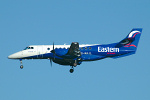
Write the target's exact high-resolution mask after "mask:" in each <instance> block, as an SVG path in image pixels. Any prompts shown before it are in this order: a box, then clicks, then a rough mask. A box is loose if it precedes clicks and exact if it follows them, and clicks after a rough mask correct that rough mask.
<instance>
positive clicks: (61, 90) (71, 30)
mask: <svg viewBox="0 0 150 100" xmlns="http://www.w3.org/2000/svg"><path fill="white" fill-rule="evenodd" d="M132 28H143V33H142V35H141V39H140V42H139V45H138V49H137V52H136V54H135V55H132V56H128V57H124V58H120V59H111V58H108V59H103V60H99V61H95V62H86V63H82V64H81V65H80V66H77V67H76V68H75V72H74V73H73V74H70V73H69V69H70V67H69V66H61V65H58V64H55V63H53V67H50V63H49V60H23V64H24V69H23V70H21V69H20V68H19V66H20V62H19V61H18V60H10V59H7V56H8V55H10V54H12V53H15V52H17V51H20V50H22V49H24V48H25V47H26V46H28V45H39V44H40V45H41V44H47V45H51V44H52V43H53V41H54V42H55V44H64V43H67V44H71V42H79V43H80V44H107V43H113V42H118V41H120V40H121V39H123V38H124V37H125V36H126V35H127V34H128V33H129V32H130V30H131V29H132ZM149 38H150V0H1V1H0V51H1V57H0V100H150V59H149V57H150V53H149V52H150V46H149V43H150V39H149Z"/></svg>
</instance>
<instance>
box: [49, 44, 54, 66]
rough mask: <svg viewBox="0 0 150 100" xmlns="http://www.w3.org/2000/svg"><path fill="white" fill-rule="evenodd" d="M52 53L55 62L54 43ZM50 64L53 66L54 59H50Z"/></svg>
mask: <svg viewBox="0 0 150 100" xmlns="http://www.w3.org/2000/svg"><path fill="white" fill-rule="evenodd" d="M51 53H53V60H55V48H54V42H53V50H51ZM50 64H51V66H52V58H50Z"/></svg>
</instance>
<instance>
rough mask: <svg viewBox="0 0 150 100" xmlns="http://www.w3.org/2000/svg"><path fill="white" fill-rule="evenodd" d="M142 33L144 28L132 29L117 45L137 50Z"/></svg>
mask: <svg viewBox="0 0 150 100" xmlns="http://www.w3.org/2000/svg"><path fill="white" fill-rule="evenodd" d="M141 33H142V28H134V29H132V30H131V32H130V33H129V34H128V35H127V37H126V38H124V39H123V40H122V41H120V42H119V43H118V44H117V45H116V47H119V48H128V49H132V50H135V51H136V49H137V46H138V42H139V39H140V36H141Z"/></svg>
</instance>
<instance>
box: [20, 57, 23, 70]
mask: <svg viewBox="0 0 150 100" xmlns="http://www.w3.org/2000/svg"><path fill="white" fill-rule="evenodd" d="M20 69H23V64H22V59H20Z"/></svg>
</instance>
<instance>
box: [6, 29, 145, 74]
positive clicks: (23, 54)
mask: <svg viewBox="0 0 150 100" xmlns="http://www.w3.org/2000/svg"><path fill="white" fill-rule="evenodd" d="M141 33H142V28H134V29H132V30H131V32H130V33H129V34H128V35H127V37H125V38H124V39H123V40H121V41H120V42H117V43H112V44H105V45H100V44H91V45H90V44H86V45H79V43H78V42H72V43H71V45H54V43H53V45H30V46H28V47H26V48H25V49H24V50H22V51H19V52H17V53H14V54H12V55H10V56H8V58H9V59H19V60H20V63H21V65H20V68H21V69H23V64H22V60H23V59H49V60H50V63H51V65H52V61H53V62H55V63H57V64H60V65H69V66H71V69H70V73H73V72H74V67H76V66H77V65H80V64H81V63H82V62H85V61H95V60H101V59H104V58H120V57H124V56H128V55H132V54H135V52H136V50H137V46H138V42H139V39H140V36H141Z"/></svg>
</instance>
